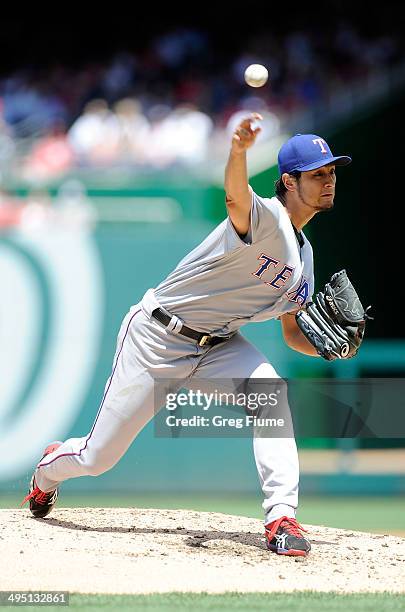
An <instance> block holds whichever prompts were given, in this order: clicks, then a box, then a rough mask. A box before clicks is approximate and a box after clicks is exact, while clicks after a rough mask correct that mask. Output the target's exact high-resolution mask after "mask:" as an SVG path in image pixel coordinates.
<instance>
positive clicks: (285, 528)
mask: <svg viewBox="0 0 405 612" xmlns="http://www.w3.org/2000/svg"><path fill="white" fill-rule="evenodd" d="M302 531H306V529H304V528H303V527H301V525H300V524H299V523H298V522H297V521H296V520H295V519H294V518H289V517H288V516H282V517H281V518H279V519H276V520H275V521H273V522H272V523H269V524H268V525H266V526H265V534H266V541H267V548H268V549H269V550H272V551H273V552H275V553H277V554H278V555H290V556H293V557H306V556H307V554H308V553H309V551H310V550H311V544H310V543H309V541H308V540H307V539H306V538H304V536H303V535H302V533H301V532H302Z"/></svg>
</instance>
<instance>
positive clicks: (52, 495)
mask: <svg viewBox="0 0 405 612" xmlns="http://www.w3.org/2000/svg"><path fill="white" fill-rule="evenodd" d="M61 444H62V442H52V444H49V445H48V446H47V447H46V449H45V450H44V454H43V455H42V457H41V459H40V462H39V463H41V461H42V459H43V458H44V457H46V455H49V454H50V453H53V451H55V450H56V449H57V448H59V446H61ZM57 499H58V489H55V490H54V491H49V493H44V492H43V491H41V489H39V488H38V487H37V485H36V483H35V472H34V474H33V476H32V478H31V483H30V490H29V493H28V495H27V496H26V497H25V498H24V500H23V502H22V504H21V506H23V505H24V504H25V502H27V501H29V502H30V510H31V513H32V515H33V516H35V518H44V516H47V515H48V514H49V513H50V511H51V510H52V508H53V507H54V505H55V504H56V500H57Z"/></svg>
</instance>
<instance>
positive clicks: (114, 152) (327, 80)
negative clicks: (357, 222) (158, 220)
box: [0, 22, 405, 181]
mask: <svg viewBox="0 0 405 612" xmlns="http://www.w3.org/2000/svg"><path fill="white" fill-rule="evenodd" d="M240 46H242V43H240ZM404 57H405V54H404V41H403V39H401V38H400V37H399V36H397V35H396V34H394V33H392V32H391V33H386V34H381V35H379V36H374V37H370V36H365V35H364V33H361V32H360V31H359V30H358V29H357V28H356V26H354V25H353V24H349V23H345V22H341V23H337V24H336V26H335V27H334V28H333V30H330V29H329V30H325V31H323V30H318V29H317V30H316V32H314V31H311V30H310V29H302V30H299V31H292V32H290V33H288V34H282V33H277V31H272V32H269V31H268V30H266V31H261V32H260V31H258V32H256V33H255V36H254V38H253V37H252V39H250V40H249V39H247V40H244V41H243V51H239V52H238V53H237V54H235V52H233V53H232V54H231V53H230V52H229V53H227V51H226V46H225V44H224V46H223V47H222V49H221V51H219V50H218V49H217V48H216V47H215V45H213V44H212V41H211V39H210V34H209V33H207V32H204V31H203V30H201V29H196V28H184V27H183V28H179V29H174V30H172V31H169V32H166V33H164V34H160V35H159V36H156V37H155V38H151V40H150V41H149V43H148V44H147V45H145V48H144V49H143V50H142V51H137V52H130V51H125V52H124V51H122V52H120V53H117V54H115V55H114V56H112V57H111V58H110V59H109V60H105V61H98V62H95V61H84V62H83V63H82V64H81V65H80V66H76V67H74V68H73V67H72V66H68V65H63V64H61V63H60V62H58V63H53V64H52V65H51V64H50V65H48V66H47V67H46V68H45V67H40V68H39V67H34V66H24V67H22V68H21V69H18V70H15V71H13V72H12V73H9V74H3V75H1V76H0V162H1V167H2V173H3V174H4V173H5V172H11V173H15V174H17V175H18V176H19V177H20V178H23V179H27V180H31V181H42V180H47V179H49V178H53V177H58V176H60V175H64V174H66V173H68V172H69V171H70V170H71V169H74V168H99V167H102V168H108V167H111V166H114V165H118V166H130V167H132V166H140V167H157V168H166V167H170V166H172V165H176V164H186V165H187V164H191V165H195V164H199V163H200V162H201V161H203V160H204V159H206V158H207V156H209V155H210V151H211V149H212V147H213V146H215V143H216V141H218V140H221V139H223V137H224V135H225V134H226V133H227V132H229V131H231V130H232V127H233V126H234V124H235V121H236V120H237V118H239V116H240V114H241V113H245V112H247V111H248V110H257V111H261V112H263V113H264V115H265V125H264V131H263V136H262V138H265V137H270V136H271V135H272V134H274V132H276V131H277V130H279V129H280V125H284V124H285V123H286V122H288V118H289V117H291V116H292V115H293V114H294V113H297V112H300V111H302V110H305V109H306V108H310V107H311V106H312V105H314V104H317V105H319V103H324V104H325V105H328V106H330V105H331V104H332V103H333V100H334V99H335V97H336V96H337V93H338V92H339V91H341V90H343V89H348V88H350V87H351V85H352V84H356V85H358V84H359V83H360V84H361V83H364V84H366V83H367V82H369V81H370V80H372V79H373V78H374V77H375V76H378V75H380V74H384V73H385V72H386V71H387V70H390V69H392V68H395V67H396V66H397V65H400V64H401V63H402V62H403V61H404ZM251 63H262V64H264V65H266V66H267V67H268V69H269V73H270V79H269V83H268V84H267V85H266V86H265V87H263V88H260V89H252V88H250V87H248V86H247V85H246V84H245V83H244V79H243V74H244V70H245V68H246V67H247V66H248V65H249V64H251ZM0 178H1V177H0Z"/></svg>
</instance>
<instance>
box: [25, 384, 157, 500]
mask: <svg viewBox="0 0 405 612" xmlns="http://www.w3.org/2000/svg"><path fill="white" fill-rule="evenodd" d="M153 398H154V381H153V379H152V377H151V376H150V375H149V374H148V373H142V374H139V375H138V378H137V381H136V382H135V383H134V384H133V385H130V386H121V387H120V386H119V383H117V385H114V382H113V383H112V385H111V387H110V389H108V391H107V393H106V395H105V397H104V401H103V404H102V406H101V407H100V410H99V413H98V415H97V418H96V420H95V422H94V425H93V427H92V429H91V431H90V433H89V434H88V435H87V436H85V437H82V438H70V439H69V440H66V442H64V443H63V444H62V445H61V446H60V447H59V448H58V449H57V450H56V451H55V452H53V453H51V454H49V455H47V456H46V457H45V458H44V459H43V460H42V461H41V462H40V463H39V465H38V468H37V470H36V473H35V480H36V484H37V486H38V487H39V488H40V489H41V491H44V492H48V491H52V490H53V489H55V488H56V487H57V486H58V484H60V483H61V482H62V481H64V480H67V479H68V478H75V477H77V476H86V475H87V476H98V475H99V474H102V473H103V472H106V471H107V470H109V469H110V468H112V467H113V466H114V465H115V464H116V463H117V462H118V461H119V459H120V458H121V457H122V456H123V455H124V453H125V452H126V451H127V449H128V448H129V446H130V445H131V443H132V442H133V440H134V439H135V437H136V436H137V434H138V433H139V432H140V431H141V430H142V429H143V427H144V426H145V425H146V424H147V423H148V422H149V420H150V419H151V418H152V417H153V416H154V403H153ZM120 406H121V407H120Z"/></svg>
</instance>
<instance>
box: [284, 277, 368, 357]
mask: <svg viewBox="0 0 405 612" xmlns="http://www.w3.org/2000/svg"><path fill="white" fill-rule="evenodd" d="M369 308H370V306H369V307H368V308H366V310H364V308H363V306H362V304H361V302H360V300H359V296H358V295H357V293H356V290H355V288H354V287H353V285H352V283H351V282H350V280H349V278H348V276H347V274H346V270H342V271H341V272H336V274H334V275H333V276H332V278H331V280H330V282H329V283H327V284H326V285H325V289H324V291H323V292H322V291H320V292H319V293H317V294H316V296H315V298H314V301H313V302H310V303H309V304H307V305H306V307H305V308H303V309H302V310H299V311H298V312H297V314H296V315H295V318H296V320H297V323H298V326H299V327H300V329H301V331H302V333H303V334H304V335H305V336H306V338H307V339H308V340H309V342H310V343H311V344H312V345H313V346H314V347H315V348H316V350H317V352H318V353H319V355H321V356H322V357H323V358H324V359H327V360H328V361H333V360H334V359H349V358H350V357H354V356H355V355H356V353H357V351H358V350H359V347H360V344H361V343H362V340H363V336H364V330H365V326H366V320H367V319H371V318H372V317H370V316H369V315H368V314H367V310H368V309H369Z"/></svg>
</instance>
